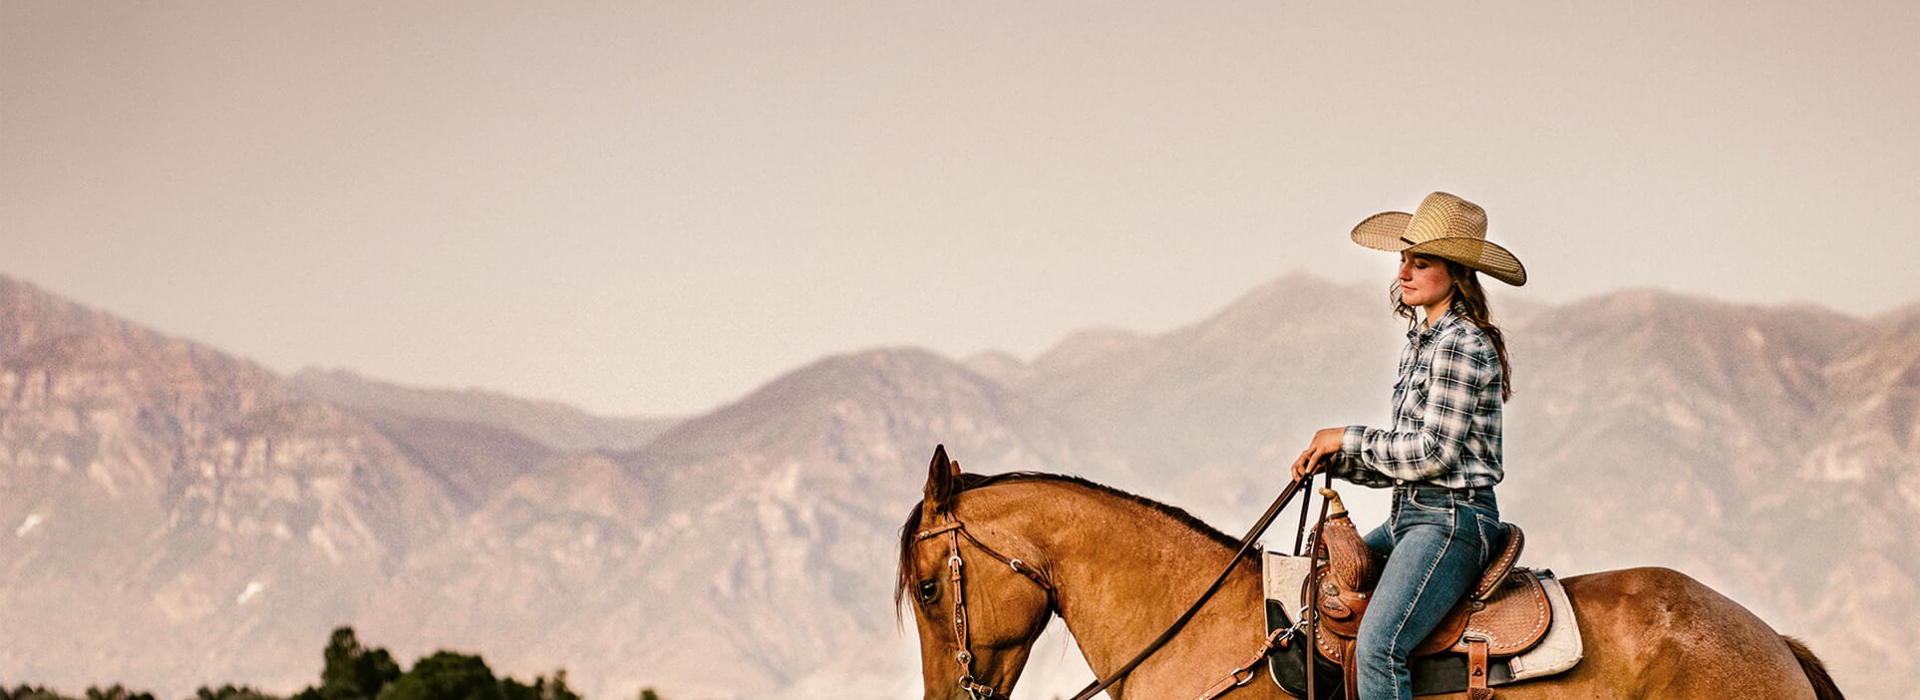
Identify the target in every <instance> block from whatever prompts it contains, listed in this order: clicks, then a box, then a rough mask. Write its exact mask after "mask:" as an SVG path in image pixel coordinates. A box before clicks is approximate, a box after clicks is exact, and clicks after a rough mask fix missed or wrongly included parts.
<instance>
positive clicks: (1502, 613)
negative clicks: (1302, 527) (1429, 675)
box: [1303, 489, 1557, 700]
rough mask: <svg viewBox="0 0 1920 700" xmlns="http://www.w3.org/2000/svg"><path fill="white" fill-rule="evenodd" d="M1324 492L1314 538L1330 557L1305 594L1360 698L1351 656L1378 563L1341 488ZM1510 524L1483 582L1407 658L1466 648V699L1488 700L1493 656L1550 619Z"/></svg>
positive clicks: (1325, 652) (1513, 651)
mask: <svg viewBox="0 0 1920 700" xmlns="http://www.w3.org/2000/svg"><path fill="white" fill-rule="evenodd" d="M1322 493H1323V494H1324V495H1326V496H1327V499H1328V505H1329V513H1328V516H1327V519H1326V521H1325V522H1324V523H1322V524H1321V526H1320V530H1319V533H1318V536H1316V537H1315V538H1314V541H1315V544H1314V555H1315V559H1324V561H1325V562H1326V563H1325V565H1324V566H1318V567H1315V568H1314V570H1313V571H1312V572H1311V573H1309V574H1308V576H1307V578H1306V582H1305V584H1304V585H1305V586H1306V587H1307V589H1306V590H1305V591H1304V595H1303V598H1304V599H1305V600H1306V601H1308V604H1310V605H1312V606H1313V607H1314V609H1315V610H1317V611H1318V613H1319V615H1318V616H1317V618H1318V621H1319V624H1317V625H1314V626H1313V627H1312V629H1311V637H1312V639H1313V642H1314V647H1315V648H1317V649H1318V650H1319V651H1320V654H1321V655H1322V656H1324V657H1325V658H1326V659H1328V660H1329V661H1331V662H1333V663H1335V664H1338V665H1339V666H1340V668H1341V673H1342V676H1343V677H1344V678H1345V680H1346V683H1345V686H1346V689H1347V698H1348V700H1355V698H1357V697H1358V696H1357V692H1358V691H1357V689H1356V684H1355V682H1354V681H1355V680H1356V679H1357V669H1358V667H1359V664H1358V663H1356V662H1355V660H1354V653H1353V652H1354V638H1355V637H1356V636H1358V635H1359V633H1360V621H1361V619H1363V618H1364V617H1365V616H1366V609H1367V602H1368V600H1369V598H1370V596H1371V594H1372V591H1373V586H1374V584H1375V583H1376V582H1377V581H1378V578H1379V570H1378V566H1377V564H1376V562H1375V561H1374V559H1373V554H1372V552H1371V551H1370V550H1368V548H1367V544H1366V541H1365V540H1363V539H1362V538H1361V536H1360V533H1359V532H1358V531H1357V530H1356V529H1355V528H1354V525H1353V522H1352V521H1351V520H1350V519H1348V517H1347V512H1346V508H1345V507H1344V506H1343V505H1342V504H1341V503H1340V497H1339V494H1337V493H1334V492H1333V491H1332V490H1331V489H1325V490H1322ZM1506 529H1507V537H1506V542H1505V544H1504V545H1503V546H1502V547H1501V550H1500V553H1499V555H1498V556H1496V557H1494V559H1493V562H1492V563H1491V564H1489V565H1488V566H1487V569H1486V571H1485V572H1483V573H1482V574H1481V576H1480V580H1479V583H1478V584H1477V585H1476V586H1475V587H1474V588H1473V590H1472V591H1470V592H1469V593H1468V594H1467V596H1466V597H1465V598H1464V599H1462V600H1461V601H1460V603H1459V604H1458V605H1456V606H1454V608H1453V610H1452V611H1450V612H1448V613H1447V616H1446V617H1445V618H1442V619H1441V621H1440V624H1439V625H1438V626H1437V627H1435V628H1434V630H1433V632H1432V633H1431V634H1429V635H1428V636H1427V638H1426V639H1425V640H1424V641H1422V642H1421V643H1420V644H1419V645H1418V646H1416V647H1415V648H1414V650H1413V652H1412V654H1411V655H1410V657H1409V660H1410V661H1411V660H1412V659H1417V658H1419V657H1427V656H1433V655H1438V654H1464V655H1465V656H1466V666H1467V668H1466V671H1467V674H1466V675H1467V678H1466V681H1467V684H1466V689H1467V697H1468V698H1469V700H1491V699H1492V698H1493V691H1492V690H1490V689H1489V688H1488V685H1489V683H1490V681H1491V680H1492V676H1493V675H1494V674H1493V672H1492V663H1493V660H1495V659H1507V658H1510V657H1513V656H1516V655H1519V654H1522V653H1524V652H1526V651H1528V650H1529V649H1532V648H1533V647H1534V646H1535V645H1537V644H1539V643H1540V640H1541V639H1542V638H1543V637H1544V636H1545V635H1546V633H1547V629H1548V628H1549V627H1550V626H1551V625H1552V623H1553V608H1554V606H1553V605H1552V604H1551V602H1550V600H1549V598H1548V595H1547V590H1546V587H1545V586H1544V585H1543V584H1542V583H1541V578H1540V577H1539V576H1536V575H1535V574H1534V573H1533V572H1532V571H1529V570H1527V569H1516V568H1514V564H1515V563H1516V562H1517V561H1519V559H1520V551H1521V549H1523V548H1524V547H1525V545H1526V538H1525V536H1524V535H1523V534H1522V533H1521V531H1520V528H1518V527H1516V526H1514V525H1512V524H1507V525H1506ZM1556 587H1557V586H1556Z"/></svg>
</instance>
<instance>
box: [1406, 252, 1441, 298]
mask: <svg viewBox="0 0 1920 700" xmlns="http://www.w3.org/2000/svg"><path fill="white" fill-rule="evenodd" d="M1452 295H1453V275H1450V274H1447V263H1446V262H1445V261H1443V260H1441V259H1439V258H1430V257H1427V256H1425V255H1409V254H1407V253H1401V254H1400V301H1403V302H1406V304H1407V306H1414V307H1422V308H1427V307H1432V306H1434V305H1436V304H1438V303H1440V302H1443V301H1446V300H1447V298H1448V297H1450V296H1452Z"/></svg>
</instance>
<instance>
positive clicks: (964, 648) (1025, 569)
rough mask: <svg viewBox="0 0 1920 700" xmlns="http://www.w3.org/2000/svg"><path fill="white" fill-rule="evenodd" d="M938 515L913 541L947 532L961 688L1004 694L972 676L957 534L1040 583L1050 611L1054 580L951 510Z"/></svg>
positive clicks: (976, 697) (979, 694) (981, 694)
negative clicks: (984, 537) (983, 535)
mask: <svg viewBox="0 0 1920 700" xmlns="http://www.w3.org/2000/svg"><path fill="white" fill-rule="evenodd" d="M941 515H942V517H944V518H945V519H946V521H947V522H945V523H943V524H941V525H938V526H936V527H932V528H928V529H925V530H921V531H920V532H918V533H915V534H914V536H913V542H914V544H916V545H917V544H919V543H920V542H922V541H925V540H929V539H932V538H934V537H938V536H940V535H946V536H947V588H948V596H949V597H951V598H952V599H953V639H954V643H955V644H956V645H958V648H959V650H960V651H959V652H957V653H955V654H954V660H955V661H957V662H959V664H960V689H961V690H965V691H967V696H968V697H970V698H972V699H973V700H993V699H994V698H1001V697H1005V696H1003V695H1001V694H1000V692H999V691H997V690H994V689H993V686H990V685H986V684H984V683H981V682H979V681H977V680H974V677H973V644H972V642H971V641H970V639H969V637H968V635H967V631H968V630H967V595H966V589H965V586H964V584H965V573H964V570H965V568H966V567H965V564H964V563H963V562H962V561H961V559H960V538H961V537H963V536H964V537H966V538H967V541H968V542H972V543H973V546H974V548H975V549H979V550H980V551H982V552H986V554H987V556H990V557H993V558H994V559H998V560H1000V563H1002V564H1006V565H1007V566H1008V567H1009V568H1012V569H1013V571H1014V573H1017V574H1020V575H1022V576H1025V577H1027V579H1028V580H1030V581H1033V582H1034V584H1036V585H1038V586H1040V588H1041V590H1044V591H1046V592H1047V610H1048V611H1049V612H1051V611H1052V610H1053V609H1054V603H1055V600H1054V589H1053V584H1052V583H1051V582H1049V581H1047V579H1046V577H1045V576H1042V575H1041V574H1040V572H1039V571H1037V570H1035V569H1034V568H1033V567H1032V566H1031V565H1029V564H1027V563H1026V562H1024V561H1021V560H1020V559H1018V558H1016V557H1009V556H1007V555H1005V554H1001V553H1000V552H998V551H996V550H994V548H992V547H988V546H987V545H986V544H984V543H982V542H981V541H980V540H979V539H978V538H976V537H974V536H973V533H971V532H968V531H967V526H966V523H962V522H960V519H959V518H957V517H954V515H953V514H952V513H950V512H943V513H941Z"/></svg>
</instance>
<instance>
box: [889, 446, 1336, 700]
mask: <svg viewBox="0 0 1920 700" xmlns="http://www.w3.org/2000/svg"><path fill="white" fill-rule="evenodd" d="M1312 479H1313V476H1312V475H1311V474H1309V475H1308V476H1306V477H1305V478H1302V479H1298V480H1295V481H1292V482H1289V483H1288V484H1287V487H1286V488H1285V489H1282V490H1281V492H1280V496H1279V497H1278V498H1275V499H1274V500H1273V505H1271V506H1268V507H1267V512H1266V513H1265V514H1264V515H1261V516H1260V520H1259V521H1258V522H1255V523H1254V525H1253V528H1252V529H1250V530H1248V531H1247V534H1246V536H1244V537H1241V538H1240V548H1239V551H1237V552H1235V553H1234V555H1233V558H1232V559H1229V560H1228V561H1227V567H1226V569H1224V570H1222V571H1221V572H1220V576H1219V577H1217V578H1215V579H1214V581H1213V585H1211V586H1208V587H1207V590H1206V592H1205V593H1201V594H1200V598H1199V599H1197V600H1195V601H1193V605H1192V606H1190V607H1188V608H1187V611H1186V612H1185V613H1183V614H1182V615H1181V616H1180V618H1179V619H1177V620H1174V622H1173V624H1171V625H1169V626H1168V627H1167V630H1166V631H1165V632H1162V633H1160V636H1159V637H1157V638H1155V639H1154V640H1153V641H1152V642H1151V643H1148V644H1147V646H1146V648H1144V649H1141V650H1140V653H1138V654H1136V655H1134V657H1133V659H1132V660H1131V661H1128V662H1127V663H1125V664H1122V665H1121V666H1120V668H1119V670H1116V671H1114V672H1113V673H1112V674H1111V675H1108V676H1107V677H1106V678H1098V677H1096V678H1095V679H1094V681H1093V683H1091V684H1089V685H1088V686H1087V687H1086V688H1084V689H1082V690H1081V691H1080V692H1079V693H1076V694H1074V696H1073V698H1072V700H1088V699H1089V698H1092V697H1093V696H1094V695H1096V694H1099V693H1100V691H1103V690H1106V689H1107V688H1108V687H1109V686H1112V685H1113V684H1114V683H1118V682H1120V679H1122V678H1125V677H1126V676H1127V674H1129V673H1132V672H1133V670H1134V669H1135V668H1136V667H1138V666H1139V665H1140V664H1141V663H1142V662H1144V661H1146V660H1147V657H1150V656H1152V655H1153V654H1154V652H1157V651H1159V650H1160V648H1161V647H1163V646H1166V644H1167V642H1169V641H1172V639H1173V637H1174V635H1176V634H1178V633H1179V632H1180V630H1181V628H1183V627H1186V625H1187V623H1188V622H1189V621H1192V620H1193V617H1194V615H1195V614H1198V613H1199V612H1200V608H1201V606H1203V605H1206V603H1207V601H1208V600H1210V599H1212V598H1213V595H1214V594H1215V593H1218V592H1219V591H1220V588H1221V586H1223V585H1225V584H1226V582H1227V577H1228V576H1229V575H1230V574H1232V573H1233V570H1234V568H1235V567H1237V566H1239V564H1240V560H1241V559H1244V558H1246V556H1247V554H1248V553H1249V552H1251V551H1252V550H1253V546H1254V544H1255V543H1256V542H1257V541H1258V540H1259V538H1260V535H1261V534H1262V533H1264V532H1266V530H1267V527H1268V526H1269V525H1272V524H1273V519H1274V518H1275V517H1276V516H1278V515H1279V514H1280V511H1281V510H1283V509H1285V508H1286V505H1287V503H1288V502H1290V501H1292V500H1293V497H1294V496H1296V495H1298V494H1299V492H1300V489H1301V487H1302V486H1303V485H1306V484H1307V483H1309V482H1311V481H1312ZM941 515H942V516H943V517H945V519H946V521H947V522H945V523H944V524H941V525H938V526H935V527H932V528H928V529H926V530H921V531H920V532H918V533H915V534H914V543H915V544H919V543H920V542H922V541H925V540H928V539H931V538H934V537H938V536H940V535H943V534H944V535H946V536H947V587H948V589H949V591H950V592H949V596H950V597H951V598H952V599H953V633H954V641H955V642H956V643H957V644H958V645H959V649H960V651H959V652H958V653H956V654H954V660H955V661H957V662H958V663H959V664H960V688H961V689H962V690H965V691H966V692H967V695H968V696H969V697H971V698H972V699H973V700H993V699H994V698H1001V697H1005V696H1003V695H1001V694H1000V693H999V691H997V690H995V689H994V688H993V687H992V686H988V685H986V684H983V683H980V682H978V681H977V680H975V679H974V676H973V649H972V645H971V642H970V641H969V638H968V635H967V632H968V630H967V600H966V594H965V592H964V588H963V586H962V583H963V581H964V568H965V566H964V564H963V563H962V561H961V559H960V538H961V537H963V536H964V537H966V538H967V541H968V542H972V543H973V546H974V547H976V548H978V549H979V550H980V551H982V552H985V553H986V554H987V556H990V557H993V558H994V559H998V560H999V561H1000V563H1002V564H1006V565H1007V566H1008V567H1010V568H1012V569H1013V571H1014V572H1015V573H1018V574H1020V575H1022V576H1025V577H1027V579H1029V580H1031V581H1033V582H1034V584H1036V585H1038V586H1040V588H1041V589H1043V590H1045V591H1046V592H1047V608H1048V610H1055V609H1056V608H1055V603H1056V600H1055V597H1056V591H1055V590H1054V587H1053V583H1052V582H1049V581H1048V580H1047V579H1046V577H1045V576H1042V575H1041V574H1040V572H1039V571H1037V570H1035V569H1034V568H1033V567H1032V566H1030V565H1029V564H1027V563H1026V562H1024V561H1021V560H1020V559H1018V558H1014V557H1009V556H1007V555H1005V554H1001V553H1000V552H998V551H995V550H994V549H993V548H992V547H988V546H987V545H986V544H984V543H982V542H981V541H980V540H979V539H977V538H975V537H974V536H973V533H970V532H967V526H966V524H965V523H962V522H960V519H959V518H957V517H954V515H953V514H952V513H951V512H944V513H942V514H941ZM1304 515H1305V509H1302V516H1303V517H1304ZM1295 548H1296V549H1297V548H1298V544H1297V543H1296V545H1295ZM1277 636H1280V635H1277V634H1276V635H1269V636H1268V637H1267V640H1266V644H1265V645H1264V646H1262V648H1261V650H1260V652H1259V653H1258V654H1257V655H1255V657H1254V658H1253V659H1252V660H1251V661H1249V662H1247V663H1246V664H1244V665H1242V666H1241V667H1240V668H1238V669H1235V670H1234V671H1233V672H1232V673H1229V674H1228V676H1227V677H1226V678H1225V679H1223V680H1222V681H1221V682H1220V683H1217V684H1215V685H1214V686H1213V687H1212V688H1209V689H1208V690H1207V691H1206V693H1203V694H1202V695H1201V697H1202V698H1211V697H1214V696H1217V695H1219V694H1220V693H1222V692H1225V691H1226V690H1228V689H1231V688H1233V687H1237V686H1239V685H1244V684H1245V683H1246V682H1247V681H1248V680H1251V679H1252V677H1253V674H1252V672H1251V669H1252V668H1253V667H1254V666H1256V665H1257V664H1258V663H1259V662H1260V661H1261V660H1263V659H1265V658H1266V656H1267V654H1268V653H1269V652H1270V651H1271V649H1272V646H1273V644H1274V641H1275V637H1277Z"/></svg>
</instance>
